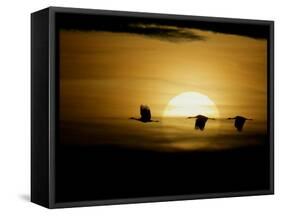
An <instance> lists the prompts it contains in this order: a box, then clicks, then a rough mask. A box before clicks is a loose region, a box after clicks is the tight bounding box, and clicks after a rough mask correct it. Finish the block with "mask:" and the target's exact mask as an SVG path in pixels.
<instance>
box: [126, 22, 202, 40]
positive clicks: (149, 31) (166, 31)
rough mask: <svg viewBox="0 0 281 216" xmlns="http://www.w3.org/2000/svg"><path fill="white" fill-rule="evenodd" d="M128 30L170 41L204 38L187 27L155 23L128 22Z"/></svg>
mask: <svg viewBox="0 0 281 216" xmlns="http://www.w3.org/2000/svg"><path fill="white" fill-rule="evenodd" d="M128 29H130V32H131V33H132V32H133V33H136V34H141V35H144V36H148V37H152V38H156V39H160V40H168V41H171V42H180V41H194V40H204V39H205V37H204V36H201V35H199V34H196V33H194V31H192V30H190V29H188V28H182V27H177V26H167V25H156V24H142V23H139V24H130V25H129V26H128Z"/></svg>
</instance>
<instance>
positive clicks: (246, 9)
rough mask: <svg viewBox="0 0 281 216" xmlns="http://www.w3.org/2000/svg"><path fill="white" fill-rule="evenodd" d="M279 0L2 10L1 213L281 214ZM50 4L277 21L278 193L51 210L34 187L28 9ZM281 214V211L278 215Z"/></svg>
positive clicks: (106, 0)
mask: <svg viewBox="0 0 281 216" xmlns="http://www.w3.org/2000/svg"><path fill="white" fill-rule="evenodd" d="M279 2H280V1H277V0H267V1H265V0H264V1H260V0H255V1H246V0H231V1H223V0H221V1H220V0H212V1H208V0H206V1H203V0H193V1H189V0H183V1H181V0H171V1H166V2H164V0H159V1H156V0H155V1H152V0H141V1H129V0H102V1H95V0H87V1H86V0H79V1H78V0H76V1H75V0H72V1H70V0H69V1H66V0H56V1H51V0H47V1H46V0H45V1H43V0H30V1H20V0H18V1H15V0H7V1H2V2H1V8H0V16H1V19H0V31H1V34H0V53H1V58H0V99H1V102H0V103H1V106H0V127H1V129H0V215H22V214H24V215H61V216H63V215H68V216H71V215H124V216H126V215H130V216H131V215H174V216H175V215H216V216H219V215H224V216H225V215H229V216H231V215H235V216H236V215H278V213H277V212H278V211H280V210H281V202H280V201H281V200H280V184H279V183H280V180H281V178H280V171H279V170H280V157H281V155H280V147H279V144H280V141H281V139H280V133H279V130H280V122H279V123H278V121H280V120H281V118H280V117H281V116H280V113H279V112H278V110H281V107H280V100H279V98H280V90H281V88H280V85H279V84H280V82H281V79H280V78H281V77H280V73H279V71H280V63H279V61H278V60H279V58H280V52H281V47H280V43H279V40H278V39H280V38H281V24H280V22H281V13H280V8H281V7H280V5H279ZM47 6H65V7H80V8H95V9H110V10H125V11H140V12H157V13H172V14H187V15H202V16H218V17H236V18H237V17H239V18H250V19H268V20H275V38H276V41H275V56H276V57H275V60H276V63H275V90H276V91H275V110H276V113H275V119H276V125H275V132H276V136H275V165H276V166H275V182H276V186H275V187H276V190H275V191H276V195H274V196H272V195H270V196H256V197H243V198H221V199H210V200H194V201H178V202H162V203H150V204H131V205H115V206H101V207H86V208H72V209H58V210H47V209H45V208H43V207H40V206H37V205H35V204H32V203H30V202H28V200H29V191H30V13H31V12H34V11H36V10H39V9H42V8H45V7H47ZM279 215H280V213H279Z"/></svg>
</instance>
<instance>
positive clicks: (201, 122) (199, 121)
mask: <svg viewBox="0 0 281 216" xmlns="http://www.w3.org/2000/svg"><path fill="white" fill-rule="evenodd" d="M187 118H188V119H192V118H195V119H196V121H195V127H194V128H195V129H196V130H198V129H200V130H204V128H205V125H206V122H207V121H208V119H212V120H214V118H208V117H207V116H203V115H197V116H193V117H187Z"/></svg>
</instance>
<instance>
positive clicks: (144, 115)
mask: <svg viewBox="0 0 281 216" xmlns="http://www.w3.org/2000/svg"><path fill="white" fill-rule="evenodd" d="M140 115H141V117H140V118H135V117H131V118H130V119H133V120H137V121H141V122H144V123H146V122H159V121H158V120H151V112H150V109H149V107H148V106H147V105H141V106H140Z"/></svg>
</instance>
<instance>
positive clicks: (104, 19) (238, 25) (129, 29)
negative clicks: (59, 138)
mask: <svg viewBox="0 0 281 216" xmlns="http://www.w3.org/2000/svg"><path fill="white" fill-rule="evenodd" d="M116 13H117V12H116ZM141 16H142V15H141V14H137V15H135V16H132V15H131V16H129V15H127V16H125V15H120V16H117V15H115V16H113V15H107V16H105V15H90V14H71V13H58V14H56V27H57V28H58V29H72V30H87V31H91V30H94V31H107V32H119V33H132V34H140V35H144V36H148V37H153V38H156V39H164V40H168V41H172V42H178V41H194V40H203V39H204V37H202V36H200V35H198V34H196V33H194V31H192V30H191V29H199V30H207V31H212V32H217V33H225V34H234V35H241V36H246V37H251V38H255V39H266V38H268V36H269V24H268V23H266V22H265V23H259V24H255V23H254V22H247V21H245V20H244V21H243V20H241V21H239V22H237V20H236V21H231V20H229V19H228V20H223V19H222V20H221V21H220V20H218V19H216V20H214V19H213V20H214V21H212V19H211V18H201V19H202V21H200V19H199V18H197V20H195V18H194V17H193V18H192V17H189V18H188V17H185V16H181V19H179V18H178V17H177V18H173V16H170V18H169V19H167V18H165V19H164V18H163V19H160V18H153V16H152V15H151V18H149V17H148V15H146V17H141Z"/></svg>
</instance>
